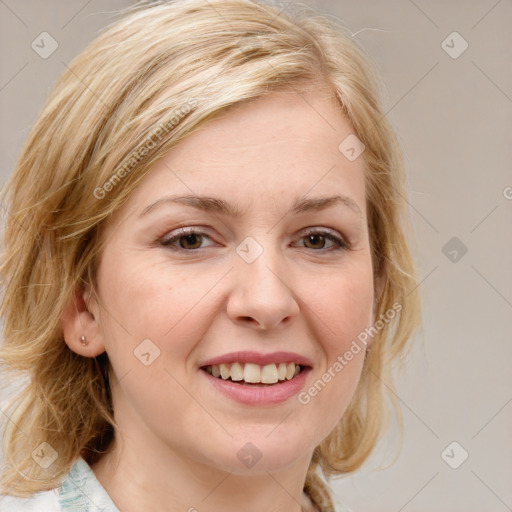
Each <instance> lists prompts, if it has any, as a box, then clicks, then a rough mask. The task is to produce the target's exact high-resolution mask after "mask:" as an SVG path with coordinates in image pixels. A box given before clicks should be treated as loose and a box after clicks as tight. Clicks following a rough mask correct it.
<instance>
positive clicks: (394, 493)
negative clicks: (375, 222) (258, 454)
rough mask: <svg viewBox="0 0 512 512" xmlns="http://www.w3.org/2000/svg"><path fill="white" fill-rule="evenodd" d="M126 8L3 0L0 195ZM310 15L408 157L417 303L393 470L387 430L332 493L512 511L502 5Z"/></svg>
mask: <svg viewBox="0 0 512 512" xmlns="http://www.w3.org/2000/svg"><path fill="white" fill-rule="evenodd" d="M130 3H131V2H129V1H123V0H92V1H91V0H89V1H86V0H67V1H64V0H61V1H58V0H46V1H44V2H42V1H36V0H21V1H14V0H0V17H1V21H0V38H1V57H0V109H1V114H2V115H1V122H0V130H1V147H0V149H1V150H0V169H1V180H2V183H3V182H5V179H6V178H7V176H8V175H9V174H10V172H11V171H12V168H13V165H14V162H15V159H16V157H17V155H18V152H19V150H20V147H21V144H22V141H23V140H24V139H25V137H26V135H27V133H28V130H29V128H30V126H31V124H32V123H33V121H34V120H35V118H36V116H37V114H38V112H39V110H40V109H41V107H42V104H43V102H44V100H45V98H46V96H47V93H48V90H49V87H50V86H51V85H52V84H53V83H54V82H55V80H56V79H57V77H58V76H59V75H60V74H61V72H62V71H63V70H64V68H65V64H66V63H68V62H69V61H70V60H71V59H72V57H74V56H75V55H76V54H77V53H78V52H79V51H80V50H82V49H83V48H84V47H85V46H86V45H87V43H88V42H89V41H90V40H91V39H92V38H93V37H94V35H95V34H96V31H97V30H99V29H100V28H101V27H103V26H104V25H105V24H107V23H108V22H109V21H110V20H111V17H110V16H111V14H112V13H113V12H114V11H115V10H116V9H120V8H122V7H126V6H128V5H129V4H130ZM305 3H309V4H311V5H314V6H316V7H318V8H319V9H320V10H323V11H325V12H328V13H330V14H332V15H335V16H337V17H339V18H341V19H342V20H343V21H344V22H345V24H346V25H347V27H348V28H349V29H350V30H351V31H352V32H353V37H355V38H356V39H357V40H359V41H360V42H361V43H362V44H363V46H364V47H365V48H366V49H367V50H368V52H369V53H370V55H371V56H372V58H373V60H374V61H375V62H376V64H377V67H378V69H379V71H380V73H381V74H382V78H383V80H384V83H385V86H386V97H385V98H384V101H385V111H386V112H387V117H388V119H389V120H390V121H391V123H392V124H393V126H394V127H395V128H396V130H397V132H398V134H399V137H400V141H401V143H402V145H403V149H404V152H405V159H406V166H407V172H408V180H409V188H410V196H409V199H410V209H411V210H410V211H411V216H412V219H413V223H414V228H415V232H416V237H417V239H418V251H417V255H416V257H417V262H418V266H419V269H420V274H421V278H422V282H421V285H420V288H421V293H422V296H423V298H424V308H423V311H424V317H425V336H424V341H422V340H421V339H420V338H418V341H417V343H416V345H415V348H414V350H413V352H412V353H411V356H410V358H409V360H408V363H407V368H406V369H405V371H404V372H402V373H401V374H399V376H398V378H397V396H398V398H399V399H400V401H401V404H402V409H403V413H404V423H405V437H404V445H403V449H402V451H401V453H400V456H399V458H398V459H397V461H396V462H395V463H394V464H392V465H391V466H389V464H390V463H391V462H392V461H393V456H394V452H393V450H394V448H395V447H396V446H397V434H396V429H395V428H392V429H391V431H390V433H389V435H388V436H387V438H386V440H385V442H383V443H382V445H381V446H380V448H379V449H378V450H377V451H376V452H375V454H374V456H372V458H371V459H370V460H369V461H368V463H367V464H365V466H364V468H362V469H361V470H360V471H358V472H357V473H356V474H354V475H352V476H350V477H346V478H342V479H339V480H336V481H335V483H334V484H333V486H334V488H335V490H336V492H337V494H338V495H339V497H340V498H341V499H342V500H343V501H344V502H345V503H347V504H348V505H349V506H350V507H352V508H353V509H354V511H355V512H362V511H365V512H373V511H379V512H382V511H396V512H400V511H418V512H420V511H429V512H430V511H431V510H439V511H450V512H456V511H464V512H467V511H482V512H484V511H485V512H489V511H496V512H498V511H510V510H512V485H511V482H512V441H511V439H510V426H511V424H512V423H511V420H512V403H511V402H512V386H511V382H512V377H511V371H510V361H511V354H512V344H511V343H510V340H511V336H510V333H511V332H512V315H511V313H512V272H511V271H510V265H511V263H512V241H511V237H510V233H511V220H512V174H511V172H510V164H511V161H512V159H511V156H512V144H511V140H510V133H511V121H512V72H511V62H512V31H511V30H510V27H511V26H512V3H511V2H510V1H509V0H500V1H496V0H482V1H476V0H472V1H463V0H458V1H449V2H446V1H441V0H435V1H429V2H427V1H426V0H423V1H420V0H417V1H415V2H413V1H412V0H392V1H387V2H383V1H377V0H366V1H361V2H355V1H345V0H339V1H335V0H330V1H329V0H323V1H322V0H318V1H313V0H311V1H309V2H305ZM286 4H287V2H283V6H284V5H286ZM43 31H46V32H48V33H50V34H51V35H52V37H53V38H55V40H56V41H57V42H58V48H57V50H56V51H55V52H54V53H53V54H52V55H51V56H49V57H48V58H46V59H43V58H41V57H40V56H39V55H38V54H37V53H36V52H35V51H34V50H33V49H32V48H31V43H32V41H33V40H35V39H36V37H37V36H39V34H41V32H43ZM454 31H456V32H458V33H459V34H460V36H461V37H462V38H463V39H461V38H460V37H459V36H457V35H455V36H453V35H450V34H452V33H453V32H454ZM445 40H446V42H445V43H443V41H445ZM464 40H465V41H466V42H467V44H468V45H469V46H468V48H467V49H466V50H465V51H464V52H463V53H461V54H460V55H459V56H457V58H453V57H454V56H455V55H456V54H458V53H460V51H461V50H462V49H463V45H464ZM450 52H451V54H452V56H450V54H449V53H450ZM453 237H456V238H457V239H456V240H455V241H452V242H450V244H449V245H448V246H446V247H445V244H447V243H448V242H449V241H450V240H451V239H452V238H453ZM453 244H455V245H453ZM463 247H466V248H467V253H466V254H464V255H462V251H461V248H463ZM454 249H455V251H456V253H457V255H456V257H455V253H454V252H453V250H454ZM461 255H462V257H461ZM453 259H455V261H452V260H453ZM507 427H508V428H507ZM507 434H508V435H507ZM453 441H456V442H457V443H458V445H455V446H453V445H452V446H451V447H449V448H448V449H447V450H445V449H446V448H447V447H448V446H449V445H450V444H451V443H452V442H453ZM463 450H464V451H466V452H467V453H468V454H469V457H468V458H467V460H465V461H464V462H463V463H462V464H460V463H461V461H462V459H463V455H464V451H463ZM443 454H444V458H443V456H442V455H443ZM446 461H448V462H449V463H450V464H451V465H452V466H457V465H458V464H460V466H459V467H458V468H456V469H454V468H452V467H451V466H450V465H449V464H448V463H447V462H446ZM386 465H387V466H389V467H387V468H385V469H379V467H381V466H386Z"/></svg>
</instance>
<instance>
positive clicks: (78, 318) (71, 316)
mask: <svg viewBox="0 0 512 512" xmlns="http://www.w3.org/2000/svg"><path fill="white" fill-rule="evenodd" d="M94 304H95V301H93V300H91V295H90V292H89V288H88V287H86V288H85V289H84V287H79V288H78V289H77V290H76V291H75V293H74V294H73V296H72V297H71V298H70V300H69V302H68V305H67V306H66V308H65V310H64V312H63V314H62V319H61V326H62V333H63V337H64V341H65V342H66V345H67V346H68V347H69V348H70V349H71V350H72V351H73V352H76V353H77V354H79V355H82V356H85V357H95V356H97V355H99V354H101V353H103V352H104V351H105V346H104V343H103V338H102V336H101V332H100V329H99V324H98V319H99V315H98V314H97V312H96V314H93V313H92V312H91V310H95V309H96V308H95V307H94Z"/></svg>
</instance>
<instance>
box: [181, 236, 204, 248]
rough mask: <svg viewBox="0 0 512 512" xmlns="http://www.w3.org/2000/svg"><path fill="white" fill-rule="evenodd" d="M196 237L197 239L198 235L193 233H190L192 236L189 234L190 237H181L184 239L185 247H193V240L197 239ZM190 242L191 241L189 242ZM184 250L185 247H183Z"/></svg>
mask: <svg viewBox="0 0 512 512" xmlns="http://www.w3.org/2000/svg"><path fill="white" fill-rule="evenodd" d="M198 237H199V235H196V234H194V233H192V234H190V235H185V236H183V238H184V239H185V245H188V244H190V245H194V240H195V239H196V238H198ZM191 240H192V241H191ZM196 244H197V241H196ZM199 245H201V244H200V243H199ZM184 248H186V247H184Z"/></svg>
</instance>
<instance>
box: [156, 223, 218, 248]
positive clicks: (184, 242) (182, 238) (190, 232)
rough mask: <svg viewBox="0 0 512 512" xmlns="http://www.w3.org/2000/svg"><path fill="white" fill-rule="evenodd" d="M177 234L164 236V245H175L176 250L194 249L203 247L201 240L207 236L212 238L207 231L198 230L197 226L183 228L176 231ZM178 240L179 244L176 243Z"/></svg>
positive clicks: (162, 243)
mask: <svg viewBox="0 0 512 512" xmlns="http://www.w3.org/2000/svg"><path fill="white" fill-rule="evenodd" d="M175 233H176V234H175V235H173V236H171V237H168V238H163V239H162V241H161V242H160V243H161V245H163V246H164V247H169V246H171V247H173V248H175V249H176V250H184V251H189V252H190V251H194V250H197V249H202V247H201V242H202V241H203V240H204V239H205V238H208V239H209V238H210V237H209V236H208V235H207V234H206V233H203V232H202V231H198V230H197V229H195V228H181V229H179V230H177V231H175ZM175 242H178V246H176V245H175Z"/></svg>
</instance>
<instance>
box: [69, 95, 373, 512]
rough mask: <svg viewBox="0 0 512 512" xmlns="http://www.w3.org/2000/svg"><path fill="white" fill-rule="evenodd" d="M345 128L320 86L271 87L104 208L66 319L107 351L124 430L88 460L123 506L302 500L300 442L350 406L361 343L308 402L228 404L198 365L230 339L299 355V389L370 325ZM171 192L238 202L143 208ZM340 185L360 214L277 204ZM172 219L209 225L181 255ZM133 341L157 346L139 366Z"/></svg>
mask: <svg viewBox="0 0 512 512" xmlns="http://www.w3.org/2000/svg"><path fill="white" fill-rule="evenodd" d="M350 133H353V129H352V127H351V125H350V123H349V122H348V120H347V119H346V118H345V117H344V116H343V115H342V114H341V112H340V111H339V110H338V108H337V107H336V105H335V103H334V100H333V99H332V98H331V97H329V96H328V94H327V92H326V90H320V89H319V88H318V87H315V88H310V89H309V90H308V91H306V92H305V93H303V94H302V96H301V95H299V94H298V93H297V92H294V91H285V92H278V93H275V92H274V93H272V95H270V96H268V97H266V98H264V99H258V100H256V101H253V102H251V103H248V104H245V105H242V106H241V107H237V108H236V109H233V110H231V111H229V112H228V113H227V114H225V115H223V116H222V117H219V118H216V119H214V120H213V121H211V122H209V123H208V124H207V125H205V126H204V127H203V128H202V129H201V130H200V131H198V132H196V133H194V134H192V135H191V136H189V137H187V138H186V139H184V140H183V141H181V142H180V143H179V144H178V145H177V146H176V147H175V148H173V149H172V150H171V151H170V152H169V153H168V154H167V155H166V156H165V157H164V158H163V159H162V160H161V161H160V162H158V163H157V164H155V165H154V166H153V168H152V169H151V170H150V172H149V174H148V175H147V176H146V177H145V178H144V180H143V181H142V182H141V184H140V185H139V187H138V188H137V189H136V191H135V192H134V194H133V195H132V196H131V197H130V199H129V201H128V202H127V203H126V204H125V205H124V206H123V207H122V208H121V209H120V210H118V211H117V212H116V214H115V215H114V216H113V217H112V218H111V219H110V220H109V221H108V224H107V225H106V229H105V232H104V233H103V236H104V237H106V239H107V244H106V246H105V249H104V251H103V252H102V255H101V258H100V261H99V265H98V274H97V281H98V288H97V298H96V297H95V296H94V295H93V294H92V293H91V290H90V289H89V288H86V289H85V290H79V291H77V294H76V296H75V297H74V298H73V300H72V301H71V302H70V305H69V308H68V310H67V312H66V314H65V315H64V318H63V330H64V337H65V340H66V343H67V344H68V346H69V347H70V348H71V349H72V350H74V351H75V352H77V353H79V354H81V355H83V356H86V357H94V356H96V355H98V354H100V353H102V352H104V351H106V352H107V353H108V356H109V359H110V361H111V365H112V371H111V374H110V381H111V386H112V395H113V403H114V411H115V417H116V420H117V421H118V423H119V425H120V427H121V430H120V431H117V432H116V438H115V441H114V445H113V449H112V451H111V452H109V453H108V454H106V455H104V456H103V457H102V459H101V460H100V461H99V462H98V463H96V464H94V465H93V466H92V469H93V471H94V473H95V475H96V477H97V478H98V480H99V482H100V483H101V484H102V485H103V487H105V489H106V490H107V492H108V493H109V495H110V496H111V498H112V500H113V501H114V503H115V504H116V505H117V506H118V508H119V509H120V510H122V511H123V512H132V511H134V512H135V511H139V510H146V511H155V512H157V511H164V510H165V511H171V510H172V511H178V510H183V511H187V510H190V511H193V510H194V509H193V508H191V507H195V509H197V510H198V511H200V512H210V511H212V512H213V511H217V510H223V511H226V512H229V511H239V510H245V511H249V512H256V511H257V512H260V511H262V510H265V511H270V512H272V511H274V512H277V511H284V510H286V511H291V512H298V511H300V510H301V505H303V506H304V509H305V510H307V509H308V506H309V505H308V503H307V501H306V498H305V495H303V491H302V490H303V484H304V481H305V478H306V472H307V468H308V465H309V461H310V459H311V455H312V453H313V450H314V448H315V446H317V445H318V444H319V443H320V442H321V441H322V440H323V439H324V438H325V437H326V436H327V435H328V434H329V432H330V431H331V430H332V429H333V428H334V427H335V425H336V424H337V423H338V421H339V420H340V418H341V416H342V415H343V413H344V411H345V410H346V407H347V406H348V404H349V402H350V400H351V398H352V396H353V394H354V391H355V389H356V386H357V384H358V382H359V378H360V374H361V369H362V365H363V360H364V353H365V351H364V350H361V351H360V352H359V353H358V354H357V355H354V358H353V359H352V360H351V361H350V363H349V364H347V365H346V366H345V367H344V368H343V371H341V372H339V373H337V374H336V377H335V378H334V379H332V380H331V382H330V383H329V384H328V385H327V386H325V388H324V389H323V390H322V391H321V392H320V393H318V395H317V396H315V397H313V398H312V399H311V401H310V402H309V403H308V404H307V405H303V404H301V403H300V402H299V401H298V400H297V396H294V397H292V398H291V399H289V400H287V401H286V402H284V403H281V404H277V405H273V406H249V405H243V404H239V403H236V402H234V401H232V400H231V399H229V398H227V397H225V396H224V395H223V394H221V393H220V392H219V391H217V390H215V389H214V388H213V387H212V386H211V385H210V383H209V382H208V381H207V379H205V378H204V376H203V375H201V374H200V372H201V371H202V370H200V369H199V363H200V362H201V361H204V360H206V359H208V358H212V357H215V356H219V355H222V354H225V353H228V352H232V351H237V350H254V351H257V352H261V353H269V352H274V351H281V350H283V351H293V352H297V353H299V354H302V355H304V356H306V357H308V358H309V359H310V360H311V361H312V362H313V368H312V371H311V372H310V373H309V375H308V377H307V381H306V385H305V387H304V388H303V389H307V388H308V387H309V386H311V385H312V383H313V382H315V381H316V380H317V379H319V378H320V377H321V376H322V374H323V373H324V372H326V371H327V369H328V368H330V367H331V366H332V364H333V362H334V361H335V360H336V358H337V357H338V356H340V355H342V354H343V353H344V352H345V351H346V350H348V349H349V347H350V344H351V342H352V341H353V340H354V339H355V338H356V337H357V335H358V334H359V333H360V332H361V331H363V330H364V329H365V327H368V326H370V325H371V322H372V310H373V306H374V299H375V297H376V288H375V287H374V285H375V284H376V283H377V281H374V276H373V269H372V261H371V253H370V244H369V237H368V230H367V217H366V202H365V201H366V199H365V182H364V172H365V165H364V160H363V157H360V158H357V159H356V160H354V161H349V160H348V159H347V158H345V156H344V155H343V154H342V153H341V152H340V151H339V150H338V146H339V144H340V143H341V142H342V141H343V140H344V139H345V137H346V136H347V135H349V134H350ZM170 193H173V194H175V193H176V194H178V193H179V194H183V195H208V196H215V197H219V198H222V199H224V200H225V201H227V202H229V203H232V204H236V206H238V207H239V208H240V209H241V210H243V211H244V214H243V216H242V217H240V218H231V217H229V216H227V215H224V214H220V213H209V212H204V211H201V210H197V209H195V208H192V207H190V206H186V205H183V204H173V205H170V204H166V205H161V206H159V207H157V208H154V209H153V211H151V212H149V213H148V214H147V215H145V216H143V217H142V218H138V215H139V214H140V213H141V212H142V210H143V209H144V208H145V207H147V206H148V205H149V204H151V203H153V202H154V201H156V200H158V199H159V198H161V197H163V196H165V195H167V194H170ZM335 194H343V195H345V196H348V197H350V198H351V199H352V200H353V201H354V202H355V203H356V204H357V205H358V207H359V209H360V214H357V213H355V212H354V211H352V210H351V209H350V208H348V207H347V206H344V205H339V204H338V205H335V206H333V207H330V208H328V209H326V210H323V211H318V212H308V213H299V214H287V212H288V210H289V209H290V208H291V205H292V203H293V201H294V200H295V198H296V197H303V196H306V195H307V198H318V197H325V196H331V195H335ZM235 201H236V203H234V202H235ZM184 226H196V227H197V230H198V231H200V232H201V233H204V235H202V237H201V236H196V238H195V239H194V238H192V240H191V239H190V238H189V239H187V238H186V237H182V238H181V239H178V240H176V241H175V242H174V245H173V246H174V247H175V248H178V247H180V242H181V247H182V251H183V252H181V253H180V252H176V251H173V250H172V247H169V246H168V247H165V246H162V245H161V244H160V241H161V239H162V238H163V237H167V238H169V234H171V233H173V234H176V229H177V228H179V227H184ZM310 227H314V228H318V229H331V230H333V232H334V234H336V235H337V236H339V237H340V238H341V239H342V240H344V241H345V242H347V243H349V244H350V245H349V248H347V249H336V245H335V244H334V243H333V242H331V241H330V240H329V239H328V238H326V239H322V238H321V237H320V238H318V237H317V238H316V239H313V240H310V239H309V237H308V236H305V234H304V231H305V229H306V228H310ZM248 236H251V237H253V238H254V239H255V240H256V241H257V242H258V243H259V244H260V245H261V246H262V247H263V253H262V254H261V255H260V256H259V257H258V258H257V259H256V260H255V261H254V262H252V263H250V264H249V263H247V262H246V261H244V260H243V259H242V258H241V257H240V256H239V255H238V253H237V252H236V248H237V246H239V245H240V244H241V242H242V241H244V240H245V238H246V237H248ZM187 240H188V245H187ZM183 247H185V248H184V249H183ZM196 247H200V249H196ZM185 251H188V252H185ZM194 251H195V252H194ZM82 334H85V336H86V337H87V339H88V341H89V344H88V345H87V346H86V347H83V346H82V345H81V344H80V341H79V339H80V336H81V335H82ZM144 339H150V340H151V341H152V343H154V344H155V345H156V346H157V347H158V349H159V350H160V355H159V357H157V358H156V359H155V360H154V361H153V362H152V363H151V364H150V365H148V366H145V365H144V364H142V363H141V361H140V360H139V359H138V358H137V357H135V356H134V350H135V349H136V348H137V346H138V345H139V344H140V343H141V341H142V340H144ZM247 442H251V443H253V444H254V445H255V446H256V447H257V449H258V450H259V452H260V453H261V459H260V460H259V461H258V463H257V464H255V465H254V466H253V467H252V468H247V467H245V466H244V465H243V464H242V463H241V462H240V460H239V459H238V457H237V452H238V451H239V450H240V449H241V448H242V446H244V445H245V443H247ZM128 482H129V484H128Z"/></svg>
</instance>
